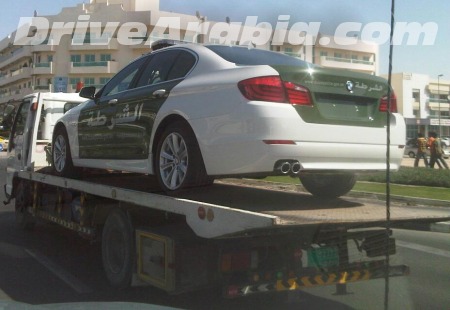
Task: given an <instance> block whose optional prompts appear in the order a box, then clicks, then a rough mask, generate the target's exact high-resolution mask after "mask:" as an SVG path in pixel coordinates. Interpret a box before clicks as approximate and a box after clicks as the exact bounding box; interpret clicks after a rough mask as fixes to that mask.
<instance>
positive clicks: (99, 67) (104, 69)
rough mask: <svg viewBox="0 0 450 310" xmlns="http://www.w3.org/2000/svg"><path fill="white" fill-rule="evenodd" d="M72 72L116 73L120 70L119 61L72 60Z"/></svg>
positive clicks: (70, 71)
mask: <svg viewBox="0 0 450 310" xmlns="http://www.w3.org/2000/svg"><path fill="white" fill-rule="evenodd" d="M69 66H70V67H69V73H70V74H116V73H117V72H119V63H118V62H117V61H113V60H110V61H92V62H70V63H69Z"/></svg>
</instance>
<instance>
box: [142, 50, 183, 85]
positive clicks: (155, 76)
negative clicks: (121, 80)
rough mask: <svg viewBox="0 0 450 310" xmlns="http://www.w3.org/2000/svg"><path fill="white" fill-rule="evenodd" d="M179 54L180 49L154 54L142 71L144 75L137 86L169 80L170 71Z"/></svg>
mask: <svg viewBox="0 0 450 310" xmlns="http://www.w3.org/2000/svg"><path fill="white" fill-rule="evenodd" d="M179 54H180V51H179V50H170V51H164V52H159V53H156V54H154V55H153V56H152V58H151V60H150V62H149V63H148V64H147V66H146V68H145V70H144V72H143V73H142V76H141V77H140V79H139V81H138V83H137V87H141V86H146V85H153V84H156V83H161V82H165V81H167V80H168V76H169V72H170V70H171V69H172V67H173V65H174V63H175V61H176V59H177V57H178V55H179Z"/></svg>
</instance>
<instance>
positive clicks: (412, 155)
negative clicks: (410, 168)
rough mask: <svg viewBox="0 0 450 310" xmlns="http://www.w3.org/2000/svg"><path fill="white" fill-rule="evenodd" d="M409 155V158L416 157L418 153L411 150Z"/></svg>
mask: <svg viewBox="0 0 450 310" xmlns="http://www.w3.org/2000/svg"><path fill="white" fill-rule="evenodd" d="M408 156H409V158H415V157H416V154H415V153H414V152H409V153H408Z"/></svg>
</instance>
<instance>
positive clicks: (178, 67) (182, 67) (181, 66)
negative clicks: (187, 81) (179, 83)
mask: <svg viewBox="0 0 450 310" xmlns="http://www.w3.org/2000/svg"><path fill="white" fill-rule="evenodd" d="M195 62H196V58H195V57H194V55H192V54H191V53H189V52H186V51H181V52H180V54H179V55H178V57H177V59H176V60H175V63H174V64H173V66H172V70H171V71H170V73H169V76H168V77H167V79H168V80H175V79H179V78H182V77H184V76H185V75H186V74H188V73H189V71H191V69H192V67H193V66H194V65H195Z"/></svg>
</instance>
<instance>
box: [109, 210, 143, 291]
mask: <svg viewBox="0 0 450 310" xmlns="http://www.w3.org/2000/svg"><path fill="white" fill-rule="evenodd" d="M135 257H136V255H135V246H134V229H133V224H132V223H131V220H130V218H129V216H128V215H127V213H126V212H125V211H123V210H121V209H115V210H113V211H111V213H110V214H109V215H108V217H107V219H106V222H105V225H104V227H103V232H102V262H103V269H104V272H105V275H106V278H107V279H108V281H109V283H110V284H111V285H112V286H113V287H116V288H120V289H123V288H126V287H128V286H130V284H131V278H132V275H133V270H134V266H135V264H134V261H135Z"/></svg>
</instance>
